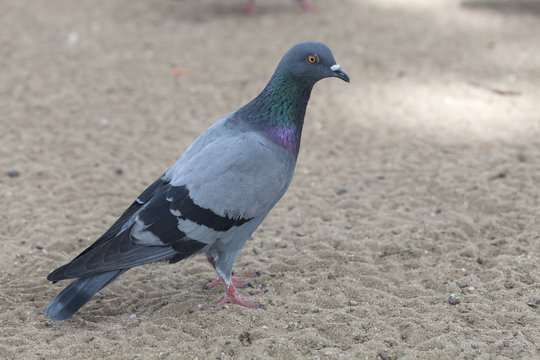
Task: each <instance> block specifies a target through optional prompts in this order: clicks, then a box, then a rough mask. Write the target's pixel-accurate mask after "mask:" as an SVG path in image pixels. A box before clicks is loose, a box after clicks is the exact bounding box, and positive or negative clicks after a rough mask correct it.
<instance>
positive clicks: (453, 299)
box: [448, 293, 461, 305]
mask: <svg viewBox="0 0 540 360" xmlns="http://www.w3.org/2000/svg"><path fill="white" fill-rule="evenodd" d="M460 302H461V300H459V298H458V297H457V296H456V295H455V294H454V293H452V294H450V295H449V296H448V303H449V304H450V305H456V304H459V303H460Z"/></svg>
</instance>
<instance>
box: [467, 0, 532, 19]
mask: <svg viewBox="0 0 540 360" xmlns="http://www.w3.org/2000/svg"><path fill="white" fill-rule="evenodd" d="M461 6H463V7H464V8H469V9H473V10H492V11H498V12H500V13H503V14H529V15H537V16H540V1H538V0H478V1H475V0H468V1H463V2H462V3H461Z"/></svg>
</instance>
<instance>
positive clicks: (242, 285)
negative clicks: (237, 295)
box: [203, 271, 261, 290]
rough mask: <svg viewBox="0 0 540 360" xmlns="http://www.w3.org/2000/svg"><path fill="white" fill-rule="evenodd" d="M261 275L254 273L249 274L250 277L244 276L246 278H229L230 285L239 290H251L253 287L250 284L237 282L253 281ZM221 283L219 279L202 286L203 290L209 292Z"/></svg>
mask: <svg viewBox="0 0 540 360" xmlns="http://www.w3.org/2000/svg"><path fill="white" fill-rule="evenodd" d="M260 275H261V273H260V272H258V271H257V272H256V273H255V274H251V275H246V276H233V277H231V284H232V285H233V286H234V287H236V288H239V289H245V288H247V287H250V288H252V287H253V285H251V283H239V282H237V281H239V280H246V279H253V278H256V277H259V276H260ZM221 283H223V280H221V279H216V280H214V281H212V282H209V283H208V284H206V285H204V286H203V290H209V289H211V288H213V287H216V286H217V285H219V284H221Z"/></svg>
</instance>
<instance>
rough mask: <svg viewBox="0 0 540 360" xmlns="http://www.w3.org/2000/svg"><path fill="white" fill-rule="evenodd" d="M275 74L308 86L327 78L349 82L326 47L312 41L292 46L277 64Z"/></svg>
mask: <svg viewBox="0 0 540 360" xmlns="http://www.w3.org/2000/svg"><path fill="white" fill-rule="evenodd" d="M276 73H285V74H289V75H290V76H291V77H292V78H294V79H295V80H297V81H299V82H302V83H306V84H308V85H313V84H315V83H316V82H317V81H319V80H321V79H324V78H328V77H337V78H339V79H341V80H344V81H346V82H350V78H349V75H347V73H345V71H343V70H342V69H341V66H339V64H338V63H337V62H336V60H335V59H334V55H332V51H330V49H329V48H328V46H326V45H325V44H323V43H320V42H314V41H306V42H301V43H299V44H296V45H294V46H293V47H292V48H291V49H290V50H289V51H287V53H285V55H284V56H283V58H282V59H281V61H280V62H279V65H278V67H277V69H276Z"/></svg>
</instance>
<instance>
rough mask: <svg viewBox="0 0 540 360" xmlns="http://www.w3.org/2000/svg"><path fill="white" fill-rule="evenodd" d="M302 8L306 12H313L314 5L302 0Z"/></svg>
mask: <svg viewBox="0 0 540 360" xmlns="http://www.w3.org/2000/svg"><path fill="white" fill-rule="evenodd" d="M300 6H301V7H302V9H304V10H305V11H311V10H313V5H311V3H310V2H309V1H308V0H300Z"/></svg>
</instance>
